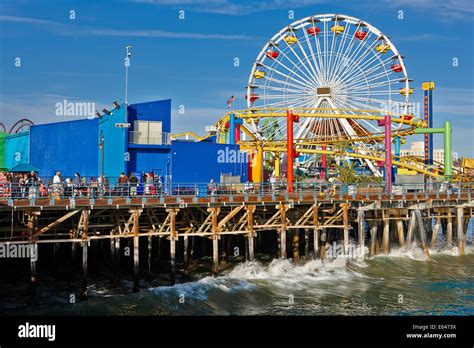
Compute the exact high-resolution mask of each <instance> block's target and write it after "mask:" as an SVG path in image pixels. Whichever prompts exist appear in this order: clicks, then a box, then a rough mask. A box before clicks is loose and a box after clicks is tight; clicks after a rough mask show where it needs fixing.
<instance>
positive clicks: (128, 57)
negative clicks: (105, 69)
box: [124, 46, 132, 122]
mask: <svg viewBox="0 0 474 348" xmlns="http://www.w3.org/2000/svg"><path fill="white" fill-rule="evenodd" d="M131 48H132V46H127V47H125V52H126V54H125V59H124V66H125V108H127V106H128V67H129V66H130V57H131V55H132V52H130V49H131ZM125 118H127V109H125ZM125 122H127V119H125Z"/></svg>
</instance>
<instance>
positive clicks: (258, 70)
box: [213, 14, 463, 190]
mask: <svg viewBox="0 0 474 348" xmlns="http://www.w3.org/2000/svg"><path fill="white" fill-rule="evenodd" d="M410 82H412V80H410V79H409V77H408V73H407V69H406V66H405V62H404V57H403V56H402V55H401V54H400V53H399V52H398V50H397V48H396V47H395V45H394V44H393V43H392V42H391V40H390V39H389V37H388V36H386V35H385V34H383V33H382V32H381V31H380V30H378V29H377V28H375V27H374V26H372V25H371V24H369V23H367V22H365V21H363V20H360V19H358V18H354V17H350V16H346V15H338V14H337V15H336V14H323V15H316V16H311V17H307V18H303V19H300V20H297V21H295V22H293V23H291V24H290V25H288V26H287V27H285V28H283V29H281V30H280V31H279V32H278V33H276V34H275V35H274V36H273V37H272V38H271V39H270V40H269V41H268V42H267V43H266V44H265V46H264V47H263V49H262V50H261V51H260V53H259V54H258V56H257V59H256V61H255V63H254V64H253V67H252V70H251V73H250V77H249V80H248V85H247V87H246V94H245V99H246V101H247V109H245V110H232V111H230V112H229V113H227V114H226V115H225V116H224V117H223V118H221V119H220V120H219V121H218V122H217V123H216V125H215V127H214V128H213V129H214V130H215V131H216V133H217V138H218V140H219V142H222V143H229V144H239V145H240V148H241V150H242V151H247V152H248V153H249V154H251V157H252V161H251V162H252V164H251V170H249V177H250V176H251V178H252V181H254V182H261V181H263V171H264V168H266V169H267V172H269V173H270V174H271V175H273V176H274V177H276V178H284V177H286V178H287V182H288V189H289V190H291V189H292V183H293V180H295V181H296V179H293V173H294V172H295V170H298V172H299V173H304V174H305V176H306V177H319V178H320V179H325V178H327V176H326V171H327V168H326V167H327V162H328V156H331V157H332V158H333V159H334V160H335V161H336V164H339V165H341V164H344V163H347V164H350V165H351V166H353V167H354V168H355V169H356V170H357V171H362V172H365V173H366V174H367V175H371V176H375V177H379V178H385V182H386V186H387V188H388V189H391V183H392V180H393V178H392V172H393V173H396V170H397V169H396V168H407V169H410V170H413V171H416V172H418V173H420V174H424V175H427V176H431V177H433V178H434V179H442V178H443V177H444V179H445V180H447V181H452V180H463V177H462V175H461V174H460V173H457V172H456V173H453V169H452V160H451V151H452V149H451V124H450V123H449V122H447V123H446V124H445V127H444V128H439V129H438V128H429V127H432V99H431V97H432V90H433V88H434V83H432V82H430V83H425V84H423V90H424V92H425V118H424V119H420V118H417V117H416V116H415V115H414V114H413V111H412V107H411V105H410V95H411V94H412V93H413V88H412V87H411V86H410ZM433 133H443V134H445V139H444V141H445V157H446V158H445V165H444V166H443V165H439V164H434V165H433V163H432V158H433V157H432V151H433V145H432V144H433V143H432V134H433ZM413 134H426V135H425V144H426V145H425V150H426V153H427V157H426V158H421V157H420V158H414V157H410V158H401V157H400V144H401V143H404V142H405V141H406V138H407V137H409V136H410V135H413ZM392 143H394V145H395V146H394V147H395V153H394V158H393V160H392V151H391V149H392ZM430 154H431V155H430ZM284 162H286V165H284ZM285 167H286V170H285V169H284V168H285ZM282 168H283V169H282ZM249 169H250V168H249ZM250 172H251V173H250ZM285 172H286V173H285Z"/></svg>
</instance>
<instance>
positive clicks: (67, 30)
mask: <svg viewBox="0 0 474 348" xmlns="http://www.w3.org/2000/svg"><path fill="white" fill-rule="evenodd" d="M0 22H10V23H21V24H31V25H41V27H46V28H48V29H53V28H54V29H55V32H56V33H57V34H59V35H88V36H91V35H93V36H117V37H143V38H157V37H159V38H169V39H197V40H207V39H213V40H248V39H254V38H252V37H250V36H247V35H240V34H235V35H234V34H219V33H186V32H174V31H165V30H153V29H152V30H119V29H112V28H91V27H82V26H78V25H72V24H63V23H59V22H54V21H49V20H43V19H36V18H28V17H14V16H0Z"/></svg>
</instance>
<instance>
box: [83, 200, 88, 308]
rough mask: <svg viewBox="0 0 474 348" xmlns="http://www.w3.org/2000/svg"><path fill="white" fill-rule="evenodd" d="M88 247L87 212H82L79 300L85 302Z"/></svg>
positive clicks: (86, 296)
mask: <svg viewBox="0 0 474 348" xmlns="http://www.w3.org/2000/svg"><path fill="white" fill-rule="evenodd" d="M88 247H89V210H87V209H85V210H84V211H83V212H82V289H81V300H87V298H88V294H87V257H88Z"/></svg>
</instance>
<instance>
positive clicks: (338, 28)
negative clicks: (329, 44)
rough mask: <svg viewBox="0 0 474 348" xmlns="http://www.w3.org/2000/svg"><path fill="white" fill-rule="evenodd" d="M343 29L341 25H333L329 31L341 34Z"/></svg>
mask: <svg viewBox="0 0 474 348" xmlns="http://www.w3.org/2000/svg"><path fill="white" fill-rule="evenodd" d="M344 29H346V27H345V26H343V25H333V26H332V27H331V31H332V32H333V33H336V34H341V33H342V32H343V31H344Z"/></svg>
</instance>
